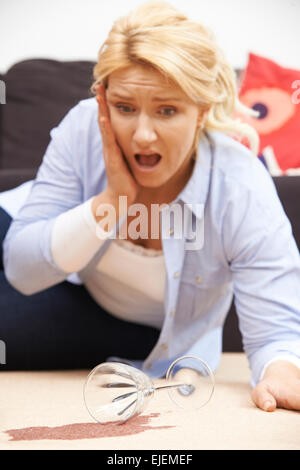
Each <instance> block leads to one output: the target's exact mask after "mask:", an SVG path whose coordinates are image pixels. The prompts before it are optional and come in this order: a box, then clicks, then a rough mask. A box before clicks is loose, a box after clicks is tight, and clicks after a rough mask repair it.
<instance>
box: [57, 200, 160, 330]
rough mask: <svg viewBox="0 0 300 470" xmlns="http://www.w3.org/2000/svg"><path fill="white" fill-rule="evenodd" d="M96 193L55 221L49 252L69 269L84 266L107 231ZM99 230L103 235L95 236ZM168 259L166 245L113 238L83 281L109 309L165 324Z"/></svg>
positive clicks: (126, 316) (133, 318)
mask: <svg viewBox="0 0 300 470" xmlns="http://www.w3.org/2000/svg"><path fill="white" fill-rule="evenodd" d="M92 200H93V198H91V199H89V200H88V201H86V202H85V203H83V204H80V205H79V206H77V207H75V208H73V209H70V210H69V211H67V212H64V213H62V214H60V215H59V216H58V217H57V219H56V221H55V223H54V226H53V231H52V235H51V252H52V257H53V260H54V262H55V263H56V264H57V265H58V266H59V267H60V268H61V269H62V270H64V271H65V272H70V273H71V272H77V271H80V270H81V269H82V268H84V267H85V266H86V265H87V264H88V262H89V261H90V260H91V258H92V257H93V256H94V254H95V253H96V252H97V250H98V249H99V248H100V246H101V245H102V244H103V243H104V240H105V239H106V238H108V236H109V234H107V233H106V232H103V231H102V230H100V231H99V227H97V222H96V220H95V218H94V215H93V213H92V208H91V204H92ZM96 229H97V230H98V234H99V233H101V235H102V236H103V238H102V239H100V238H99V237H98V236H97V232H96ZM165 280H166V268H165V260H164V255H163V252H162V251H158V250H152V249H146V248H144V247H141V246H137V245H135V244H134V243H132V242H130V241H128V240H117V239H114V240H113V241H112V242H111V244H110V246H109V247H108V249H107V250H106V252H105V253H104V255H103V256H102V258H101V260H100V261H99V263H98V265H97V266H96V269H95V271H94V272H93V273H92V274H91V276H90V277H89V278H88V279H87V280H86V281H85V287H86V288H87V290H88V291H89V293H90V295H91V296H92V297H93V299H94V300H95V301H96V302H97V303H98V304H99V305H100V306H102V307H103V308H104V309H105V310H107V311H108V312H110V313H111V314H113V315H115V316H117V317H119V318H122V319H124V320H127V321H133V322H136V323H141V324H146V325H150V326H154V327H156V328H161V326H162V324H163V320H164V291H165Z"/></svg>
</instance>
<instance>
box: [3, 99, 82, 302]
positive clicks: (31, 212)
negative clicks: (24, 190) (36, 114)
mask: <svg viewBox="0 0 300 470" xmlns="http://www.w3.org/2000/svg"><path fill="white" fill-rule="evenodd" d="M80 111H81V109H80V103H79V104H77V105H76V106H75V107H74V108H72V109H71V110H70V111H69V112H68V113H67V114H66V116H65V117H64V119H63V120H62V121H61V122H60V124H59V125H58V126H57V127H55V128H54V129H52V130H51V131H50V136H51V139H50V143H49V145H48V147H47V149H46V152H45V154H44V157H43V160H42V164H41V165H40V167H39V169H38V172H37V176H36V178H35V180H34V183H33V185H32V188H31V191H30V193H29V196H28V197H27V199H26V201H25V203H24V205H23V206H22V207H21V209H20V210H19V212H18V214H17V215H16V217H15V218H14V220H13V221H12V223H11V225H10V227H9V230H8V232H7V234H6V237H5V239H4V242H3V263H4V272H5V275H6V278H7V280H8V281H9V282H10V283H11V285H12V286H13V287H15V288H16V289H17V290H18V291H20V292H21V293H23V294H24V295H31V294H34V293H37V292H39V291H42V290H44V289H46V288H48V287H51V286H53V285H55V284H58V283H60V282H62V281H63V280H65V279H66V277H67V276H68V273H67V272H65V271H64V270H63V269H61V268H60V267H59V266H58V265H57V264H56V263H55V261H54V260H53V258H52V254H51V249H50V242H51V232H52V228H53V225H54V223H55V220H56V217H57V216H58V215H59V214H61V213H63V212H65V211H68V210H70V209H71V208H73V207H75V206H78V205H79V204H81V203H82V202H83V201H82V187H81V180H80V176H79V174H78V171H77V170H76V164H75V161H76V158H77V159H78V152H79V150H78V142H77V141H76V136H77V134H78V132H77V129H78V122H79V116H80Z"/></svg>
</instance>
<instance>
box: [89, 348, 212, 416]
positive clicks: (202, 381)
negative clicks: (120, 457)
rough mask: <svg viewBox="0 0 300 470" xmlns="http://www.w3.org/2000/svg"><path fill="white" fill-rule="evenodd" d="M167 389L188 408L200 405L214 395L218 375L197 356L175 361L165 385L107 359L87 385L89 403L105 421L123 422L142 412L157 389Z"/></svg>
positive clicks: (91, 413)
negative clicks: (214, 374)
mask: <svg viewBox="0 0 300 470" xmlns="http://www.w3.org/2000/svg"><path fill="white" fill-rule="evenodd" d="M160 390H167V391H168V394H169V397H170V398H171V400H172V401H173V402H174V403H175V404H176V405H177V406H179V407H181V408H184V409H187V410H188V409H198V408H201V407H202V406H204V405H205V404H206V403H208V401H209V400H210V399H211V396H212V394H213V391H214V376H213V373H212V372H211V370H210V368H209V366H208V365H207V364H206V363H205V362H204V361H203V360H201V359H200V358H198V357H196V356H182V357H179V358H178V359H176V360H175V361H173V363H172V364H171V365H170V367H169V369H168V371H167V374H166V383H165V385H155V384H154V383H153V382H152V381H151V380H150V378H149V377H148V376H147V375H146V374H145V373H144V372H142V371H141V370H139V369H136V368H135V367H132V366H130V365H128V364H124V363H120V362H104V363H102V364H99V365H98V366H96V367H95V368H94V369H93V370H92V371H91V372H90V373H89V375H88V377H87V379H86V381H85V384H84V389H83V395H84V402H85V406H86V408H87V410H88V412H89V414H90V415H91V417H92V418H93V419H94V420H96V421H97V422H99V423H101V424H106V423H114V424H122V423H124V422H125V421H127V420H128V419H130V418H132V417H133V416H134V415H137V414H140V413H141V412H142V411H143V410H144V409H145V408H146V406H147V405H148V402H149V401H150V400H151V399H152V398H153V395H154V393H156V391H160Z"/></svg>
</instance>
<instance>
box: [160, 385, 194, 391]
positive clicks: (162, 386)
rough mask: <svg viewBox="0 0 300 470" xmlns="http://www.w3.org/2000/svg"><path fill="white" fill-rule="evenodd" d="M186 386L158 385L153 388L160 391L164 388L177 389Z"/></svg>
mask: <svg viewBox="0 0 300 470" xmlns="http://www.w3.org/2000/svg"><path fill="white" fill-rule="evenodd" d="M186 386H187V384H170V385H158V386H156V387H154V390H162V389H164V388H176V387H177V388H178V387H186Z"/></svg>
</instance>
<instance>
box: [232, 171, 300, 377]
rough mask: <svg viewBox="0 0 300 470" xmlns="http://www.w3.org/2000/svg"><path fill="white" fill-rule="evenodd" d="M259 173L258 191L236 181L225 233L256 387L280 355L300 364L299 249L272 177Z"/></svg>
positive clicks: (257, 174) (237, 306)
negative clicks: (268, 367)
mask: <svg viewBox="0 0 300 470" xmlns="http://www.w3.org/2000/svg"><path fill="white" fill-rule="evenodd" d="M254 173H255V174H254V179H253V181H255V185H254V187H253V188H251V186H245V185H241V184H239V183H238V182H234V184H233V182H231V185H232V188H233V189H232V190H231V191H232V197H231V200H230V201H229V204H228V205H227V210H226V217H225V218H224V221H225V222H224V232H223V236H224V245H225V251H226V257H227V261H228V262H229V265H230V268H231V272H232V276H233V285H234V301H235V307H236V311H237V314H238V319H239V328H240V330H241V333H242V339H243V346H244V350H245V353H246V355H247V357H248V360H249V363H250V367H251V371H252V377H251V384H252V386H255V385H256V384H257V383H258V381H259V380H260V378H261V375H262V373H263V371H264V368H265V367H266V365H267V364H269V363H270V361H272V360H273V359H275V358H276V357H283V356H284V357H285V358H286V360H289V359H290V361H291V362H293V363H297V364H298V363H299V360H300V257H299V251H298V248H297V245H296V242H295V240H294V238H293V234H292V228H291V224H290V222H289V220H288V218H287V216H286V214H285V212H284V210H283V208H282V205H281V203H280V200H279V198H278V195H277V193H276V188H275V186H274V183H273V181H272V179H271V177H270V176H269V174H268V173H267V171H266V170H265V169H264V167H263V165H262V164H261V163H260V162H259V164H258V165H255V170H254ZM249 179H250V180H251V176H250V175H249Z"/></svg>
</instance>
